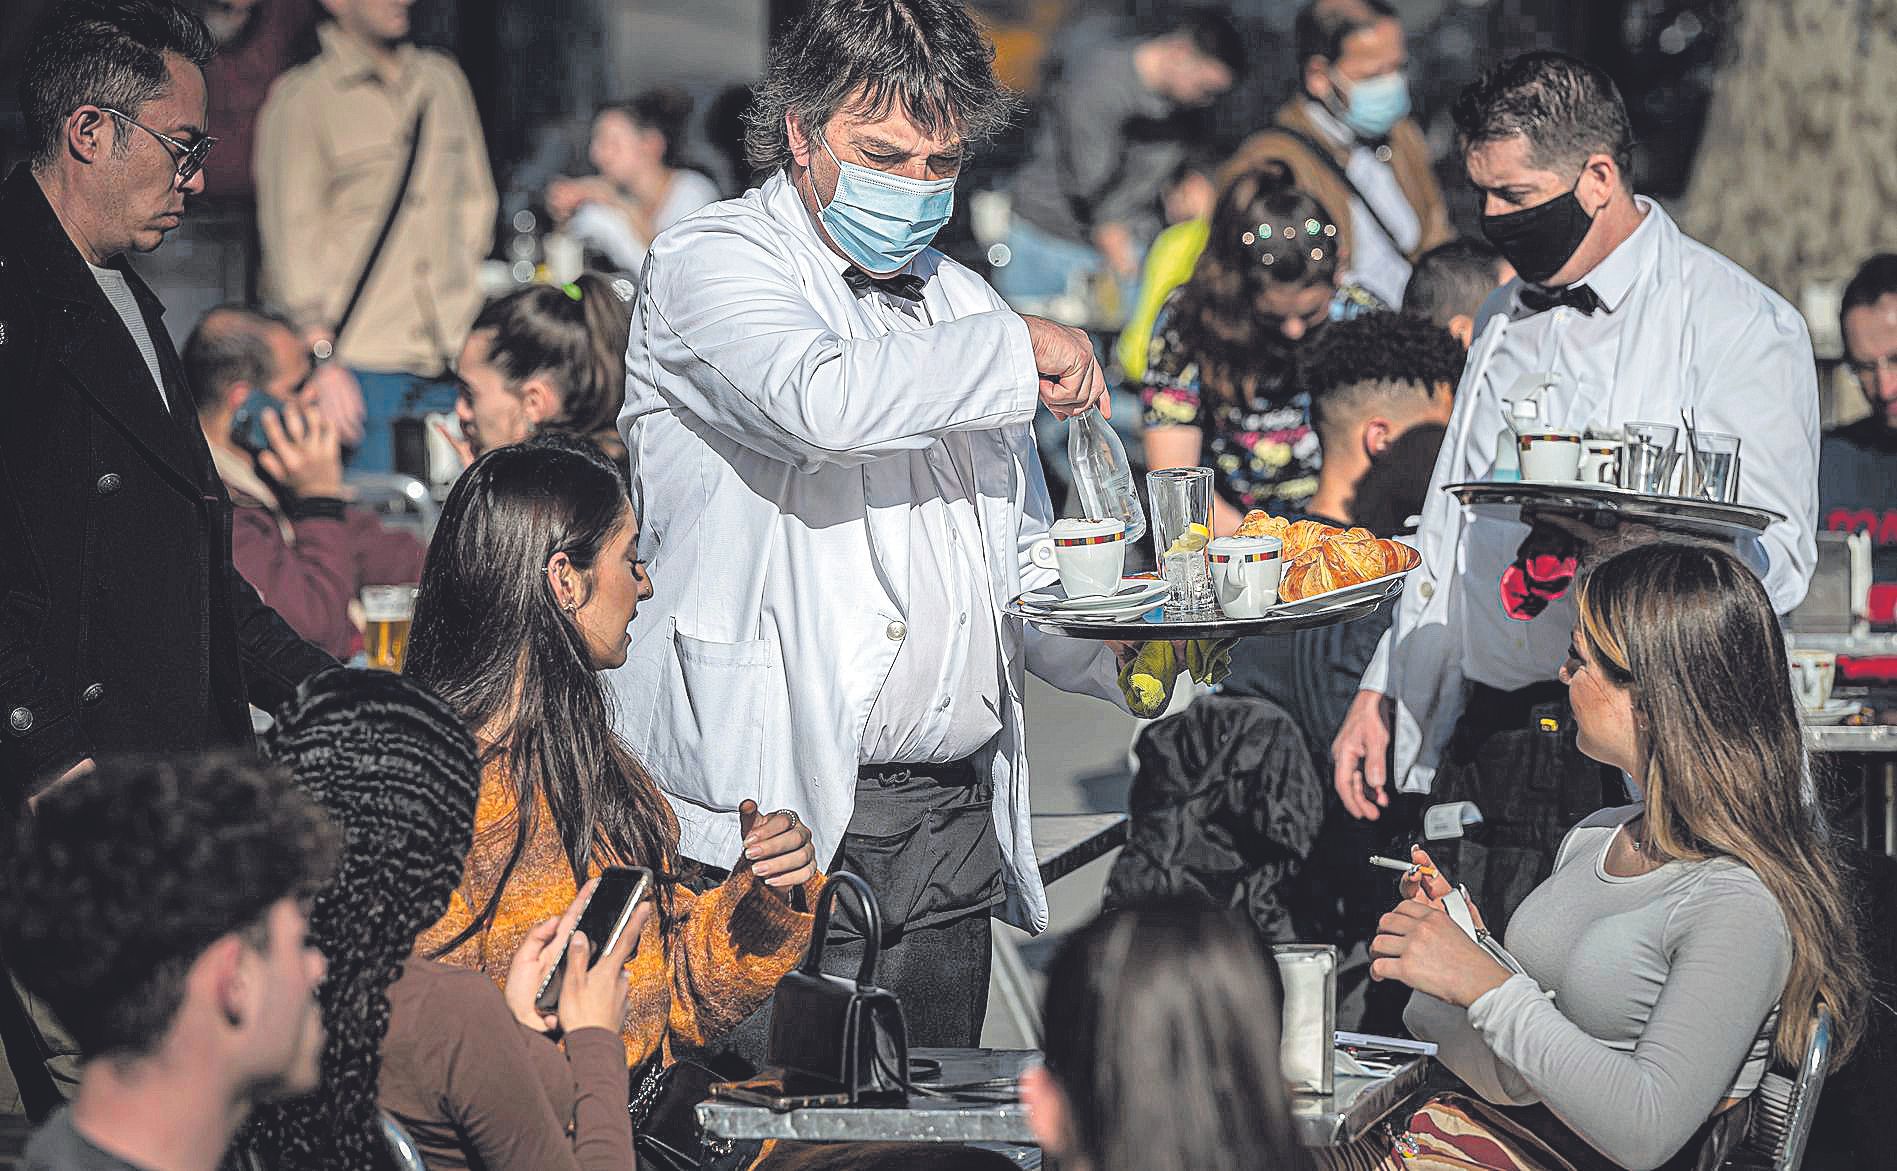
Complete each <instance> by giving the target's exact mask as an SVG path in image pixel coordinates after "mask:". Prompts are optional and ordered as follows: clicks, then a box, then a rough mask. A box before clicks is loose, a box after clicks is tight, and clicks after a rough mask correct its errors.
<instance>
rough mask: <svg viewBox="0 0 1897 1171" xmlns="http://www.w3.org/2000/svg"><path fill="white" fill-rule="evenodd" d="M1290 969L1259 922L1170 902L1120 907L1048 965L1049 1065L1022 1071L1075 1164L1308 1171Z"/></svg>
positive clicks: (1186, 1170)
mask: <svg viewBox="0 0 1897 1171" xmlns="http://www.w3.org/2000/svg"><path fill="white" fill-rule="evenodd" d="M1282 1011H1283V1010H1282V1008H1281V996H1280V993H1279V990H1278V971H1277V964H1276V963H1275V961H1273V960H1272V958H1271V955H1270V953H1269V952H1268V951H1267V950H1266V949H1265V946H1264V945H1263V944H1262V943H1261V942H1260V941H1259V938H1258V933H1257V932H1256V931H1254V930H1253V929H1252V928H1251V926H1250V925H1249V924H1246V923H1241V922H1240V921H1239V920H1237V919H1236V918H1234V917H1233V916H1231V915H1230V914H1229V913H1227V912H1225V911H1223V910H1216V909H1212V908H1208V907H1204V906H1200V905H1197V904H1188V903H1167V904H1157V905H1152V906H1145V907H1136V908H1131V909H1128V910H1122V911H1109V912H1107V913H1106V914H1103V915H1101V916H1100V917H1099V918H1098V919H1095V920H1094V921H1093V922H1092V923H1090V924H1088V925H1087V926H1085V927H1082V928H1081V929H1080V930H1078V931H1076V932H1074V933H1073V934H1071V935H1069V936H1068V937H1067V938H1065V939H1063V940H1062V941H1061V945H1060V949H1059V950H1058V951H1057V952H1056V953H1055V955H1054V963H1053V966H1052V967H1051V968H1050V969H1049V970H1048V976H1047V995H1046V1000H1045V1002H1044V1008H1043V1012H1044V1014H1045V1015H1044V1030H1043V1031H1044V1034H1045V1038H1046V1039H1045V1041H1044V1042H1043V1046H1042V1048H1043V1053H1042V1064H1041V1065H1040V1066H1039V1067H1038V1068H1035V1069H1031V1070H1029V1071H1028V1073H1027V1075H1026V1076H1024V1077H1023V1078H1022V1079H1021V1098H1022V1101H1023V1102H1024V1103H1025V1104H1026V1106H1027V1108H1028V1123H1029V1125H1030V1126H1031V1127H1032V1128H1033V1130H1034V1135H1035V1138H1036V1140H1037V1141H1038V1142H1039V1143H1040V1146H1041V1149H1042V1150H1044V1151H1046V1152H1047V1153H1048V1154H1051V1155H1053V1156H1055V1157H1056V1158H1058V1159H1059V1160H1060V1165H1061V1167H1062V1168H1064V1169H1067V1171H1299V1169H1301V1168H1303V1167H1304V1166H1305V1165H1306V1163H1305V1159H1304V1155H1303V1152H1302V1150H1301V1148H1300V1147H1299V1146H1298V1142H1297V1135H1296V1131H1295V1130H1294V1129H1293V1127H1292V1123H1291V1105H1290V1102H1289V1100H1288V1099H1287V1096H1286V1091H1285V1080H1284V1073H1283V1072H1282V1070H1281V1069H1280V1068H1279V1065H1278V1034H1279V1017H1280V1014H1281V1013H1282Z"/></svg>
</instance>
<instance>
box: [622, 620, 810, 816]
mask: <svg viewBox="0 0 1897 1171" xmlns="http://www.w3.org/2000/svg"><path fill="white" fill-rule="evenodd" d="M664 670H665V671H666V672H667V673H669V674H670V675H671V676H672V678H670V679H669V680H667V681H666V682H665V684H664V685H662V686H660V687H659V688H658V689H657V695H656V697H655V701H654V710H653V712H652V713H651V715H652V718H651V722H650V723H649V724H648V725H647V734H646V743H645V744H643V745H641V746H640V753H641V756H642V757H643V759H644V761H645V764H646V767H647V768H648V769H650V770H651V772H652V775H653V778H654V779H655V780H657V781H658V783H659V784H660V786H661V787H663V788H664V789H666V790H667V791H668V792H671V793H674V794H676V795H678V796H680V797H683V798H685V799H686V800H688V801H692V802H695V803H697V804H701V805H706V806H709V807H711V808H714V809H720V808H734V807H735V806H736V804H737V802H738V801H739V800H742V799H743V798H744V797H754V798H756V799H757V801H758V803H759V804H760V805H762V806H763V807H764V808H767V809H770V808H776V806H774V805H770V804H766V802H768V801H769V800H770V799H771V795H772V794H780V795H781V794H782V793H783V792H784V786H785V784H786V782H787V780H788V778H789V777H790V774H791V765H790V745H789V728H790V709H789V695H788V693H787V691H786V683H785V679H784V667H783V661H782V655H781V654H780V653H779V651H778V648H777V645H776V644H775V643H774V642H772V641H771V640H769V639H752V640H749V641H745V642H713V641H711V640H708V639H702V638H693V637H691V636H690V635H688V634H685V633H684V632H683V631H680V630H677V629H676V628H675V629H674V630H673V632H672V654H671V655H670V656H668V661H667V662H666V663H665V666H664ZM734 794H735V796H734Z"/></svg>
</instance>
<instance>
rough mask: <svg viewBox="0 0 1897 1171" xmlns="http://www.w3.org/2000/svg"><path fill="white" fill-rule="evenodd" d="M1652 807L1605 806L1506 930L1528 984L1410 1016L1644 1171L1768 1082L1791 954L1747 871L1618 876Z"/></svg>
mask: <svg viewBox="0 0 1897 1171" xmlns="http://www.w3.org/2000/svg"><path fill="white" fill-rule="evenodd" d="M1640 810H1641V807H1640V806H1638V805H1630V806H1626V807H1623V808H1620V809H1604V810H1602V811H1600V812H1599V813H1596V814H1594V815H1593V816H1591V817H1589V818H1588V819H1587V820H1586V821H1583V822H1582V823H1581V824H1580V825H1578V826H1576V827H1575V828H1574V829H1573V830H1572V831H1571V832H1570V833H1569V834H1568V836H1567V838H1566V839H1565V840H1564V841H1563V842H1562V843H1561V851H1560V853H1559V855H1558V856H1557V858H1556V861H1555V868H1554V873H1553V874H1551V875H1549V877H1548V879H1547V881H1545V882H1543V883H1542V884H1541V885H1540V886H1538V887H1536V888H1535V889H1534V890H1533V891H1532V892H1530V894H1529V896H1528V897H1527V898H1526V899H1524V900H1523V901H1522V905H1521V907H1520V908H1519V909H1518V910H1517V911H1516V912H1515V915H1514V917H1513V918H1511V919H1510V920H1509V925H1508V949H1509V951H1510V953H1511V954H1513V955H1514V957H1515V958H1516V960H1518V961H1519V962H1520V963H1521V965H1522V967H1523V968H1525V969H1527V972H1528V974H1527V975H1525V976H1511V977H1510V978H1509V979H1508V981H1507V982H1506V983H1504V984H1502V985H1501V986H1500V987H1497V988H1493V989H1490V990H1489V991H1488V992H1486V993H1484V994H1483V995H1481V996H1479V997H1477V998H1476V1001H1475V1003H1474V1004H1471V1005H1470V1006H1469V1008H1468V1009H1467V1011H1464V1010H1463V1009H1460V1008H1457V1007H1455V1006H1454V1005H1451V1004H1447V1003H1445V1002H1443V1001H1440V1000H1437V999H1436V998H1434V997H1432V996H1427V995H1424V994H1423V993H1420V992H1419V993H1416V994H1414V995H1413V996H1411V998H1410V1003H1409V1007H1408V1008H1407V1009H1405V1010H1404V1013H1403V1020H1404V1023H1405V1024H1407V1025H1408V1026H1409V1027H1410V1031H1411V1032H1413V1033H1415V1034H1416V1035H1417V1036H1419V1037H1422V1038H1424V1039H1425V1040H1430V1041H1434V1042H1436V1044H1437V1056H1438V1057H1439V1058H1440V1059H1441V1061H1442V1062H1443V1064H1444V1065H1447V1066H1448V1067H1449V1068H1450V1070H1452V1071H1453V1072H1454V1073H1455V1074H1456V1075H1457V1076H1458V1077H1460V1078H1462V1079H1463V1080H1464V1081H1466V1082H1468V1083H1469V1085H1470V1086H1471V1087H1472V1088H1473V1089H1474V1090H1475V1091H1476V1092H1477V1093H1479V1094H1481V1095H1482V1096H1483V1097H1484V1098H1487V1099H1488V1100H1490V1101H1492V1102H1501V1103H1507V1104H1514V1105H1526V1104H1528V1103H1532V1102H1540V1103H1541V1104H1542V1105H1544V1106H1546V1107H1548V1109H1549V1110H1551V1111H1553V1112H1554V1114H1555V1115H1556V1116H1557V1117H1559V1118H1560V1119H1561V1121H1562V1122H1564V1123H1566V1124H1567V1125H1568V1127H1569V1128H1570V1129H1572V1130H1574V1131H1575V1132H1576V1133H1577V1134H1579V1135H1580V1136H1581V1137H1582V1138H1584V1139H1586V1140H1587V1141H1588V1142H1589V1143H1590V1144H1591V1145H1593V1146H1594V1147H1595V1148H1596V1149H1598V1150H1599V1151H1600V1152H1601V1153H1602V1154H1604V1155H1606V1156H1607V1157H1608V1158H1610V1159H1612V1160H1613V1161H1614V1162H1615V1163H1618V1164H1619V1165H1621V1166H1623V1167H1628V1168H1632V1169H1633V1171H1641V1169H1642V1168H1647V1167H1655V1166H1658V1165H1659V1164H1661V1163H1663V1162H1665V1161H1666V1160H1667V1159H1669V1158H1671V1157H1672V1156H1673V1154H1674V1153H1675V1152H1676V1151H1678V1150H1679V1149H1680V1148H1681V1146H1683V1145H1684V1144H1685V1143H1686V1141H1687V1139H1689V1138H1690V1137H1692V1135H1693V1132H1694V1131H1696V1130H1698V1129H1699V1127H1700V1125H1701V1124H1702V1123H1704V1122H1705V1121H1706V1119H1708V1118H1710V1117H1711V1116H1712V1113H1713V1110H1714V1108H1715V1107H1717V1106H1718V1104H1719V1103H1720V1102H1721V1101H1722V1100H1723V1099H1726V1098H1743V1097H1745V1096H1746V1095H1748V1094H1750V1093H1751V1092H1752V1091H1753V1090H1754V1089H1756V1088H1757V1087H1758V1084H1759V1078H1760V1076H1761V1075H1762V1074H1764V1072H1765V1070H1766V1068H1767V1066H1768V1065H1769V1064H1770V1061H1771V1051H1772V1035H1773V1032H1774V1031H1775V1029H1776V1024H1777V1019H1778V1018H1777V1005H1778V1002H1779V997H1780V995H1781V993H1783V991H1784V989H1785V979H1786V976H1787V975H1788V974H1789V972H1790V970H1791V956H1792V945H1791V936H1790V933H1789V932H1788V931H1787V930H1786V927H1785V918H1784V915H1783V914H1782V913H1781V912H1780V910H1779V906H1778V901H1777V900H1776V899H1774V898H1773V897H1772V894H1771V892H1770V891H1768V890H1767V889H1766V888H1765V884H1764V883H1763V882H1762V881H1761V880H1760V879H1759V877H1758V875H1756V874H1754V873H1753V872H1752V871H1751V870H1749V869H1747V868H1746V867H1745V866H1744V865H1742V864H1741V863H1739V862H1736V861H1733V860H1732V859H1729V858H1715V859H1709V860H1706V861H1702V862H1671V863H1668V864H1667V865H1665V866H1662V867H1660V868H1659V869H1658V870H1654V871H1652V872H1650V873H1648V874H1642V875H1638V876H1634V877H1617V876H1615V875H1612V874H1609V873H1608V872H1607V868H1606V865H1605V859H1606V856H1607V851H1608V848H1609V847H1610V846H1611V845H1612V844H1613V840H1614V835H1615V834H1617V833H1618V832H1620V827H1621V826H1622V825H1624V824H1626V823H1627V822H1628V821H1631V820H1632V819H1633V818H1634V817H1635V816H1636V815H1638V814H1639V812H1640ZM1543 989H1552V990H1553V991H1554V993H1555V997H1554V1000H1553V1001H1552V1002H1550V1001H1549V1000H1548V998H1547V997H1545V996H1543V995H1542V990H1543Z"/></svg>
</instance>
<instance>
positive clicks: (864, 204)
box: [812, 142, 955, 275]
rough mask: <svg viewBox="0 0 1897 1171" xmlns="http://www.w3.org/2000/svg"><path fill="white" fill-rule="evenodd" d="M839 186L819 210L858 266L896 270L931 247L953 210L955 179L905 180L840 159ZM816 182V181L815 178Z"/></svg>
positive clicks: (827, 227) (825, 146)
mask: <svg viewBox="0 0 1897 1171" xmlns="http://www.w3.org/2000/svg"><path fill="white" fill-rule="evenodd" d="M823 149H824V150H825V151H827V152H828V153H829V155H830V158H831V159H832V160H834V161H835V162H836V165H837V189H836V191H835V193H833V194H832V195H831V196H830V202H829V203H827V204H825V205H824V206H823V208H822V210H820V211H819V212H818V213H817V218H819V219H821V220H822V221H823V226H824V229H825V230H826V231H828V232H829V233H830V239H831V240H833V241H835V243H836V246H837V247H838V248H841V249H842V250H843V254H844V255H845V256H847V257H849V258H850V259H851V260H852V261H854V262H855V263H856V265H857V267H858V268H861V269H863V270H864V271H865V272H872V273H876V274H878V275H882V274H887V273H892V272H895V271H896V270H897V269H899V268H901V267H902V266H903V265H905V264H908V263H909V262H910V261H911V260H913V259H915V255H916V253H918V252H920V251H922V250H923V249H924V248H927V247H928V246H929V241H931V240H933V239H935V234H936V233H937V232H939V231H941V230H942V225H943V224H946V223H948V222H949V216H950V215H952V214H954V212H955V179H954V177H953V176H951V177H949V178H947V179H937V180H936V181H934V182H932V183H931V182H927V181H924V180H921V179H905V178H903V177H902V176H900V175H886V174H884V173H883V172H881V171H878V170H873V169H872V168H869V167H864V166H859V165H858V164H856V163H846V162H844V161H843V160H842V159H839V158H837V155H836V152H835V151H833V150H830V144H829V143H828V142H825V143H824V144H823ZM812 182H813V183H814V182H815V180H814V179H813V180H812Z"/></svg>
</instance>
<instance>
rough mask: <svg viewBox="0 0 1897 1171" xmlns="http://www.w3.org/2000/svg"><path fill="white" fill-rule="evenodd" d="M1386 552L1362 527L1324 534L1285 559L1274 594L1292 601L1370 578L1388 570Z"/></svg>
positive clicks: (1377, 576) (1382, 543) (1387, 552)
mask: <svg viewBox="0 0 1897 1171" xmlns="http://www.w3.org/2000/svg"><path fill="white" fill-rule="evenodd" d="M1293 527H1295V526H1293ZM1390 556H1391V554H1390V552H1389V551H1388V550H1387V549H1385V548H1384V542H1382V541H1379V540H1377V539H1376V538H1375V537H1373V536H1371V535H1370V534H1369V532H1368V531H1366V530H1364V529H1351V530H1350V531H1348V532H1343V533H1338V534H1336V535H1335V536H1331V537H1326V538H1324V539H1323V540H1320V541H1319V542H1318V543H1317V544H1315V545H1313V546H1311V547H1310V548H1309V549H1306V550H1305V551H1304V552H1302V553H1300V554H1298V555H1297V556H1296V557H1294V558H1292V559H1291V560H1290V561H1287V562H1286V563H1285V566H1284V576H1283V580H1282V582H1281V583H1280V585H1279V587H1278V596H1279V597H1281V598H1283V599H1285V600H1286V601H1288V602H1296V601H1302V600H1303V599H1305V598H1308V597H1311V596H1313V595H1315V594H1322V593H1327V592H1329V591H1331V590H1340V589H1343V588H1344V587H1345V586H1353V585H1358V584H1360V583H1362V582H1366V581H1371V580H1373V579H1375V578H1379V577H1382V576H1383V575H1384V574H1386V573H1388V572H1390V570H1389V569H1387V568H1385V567H1386V565H1387V564H1388V558H1389V557H1390Z"/></svg>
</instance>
